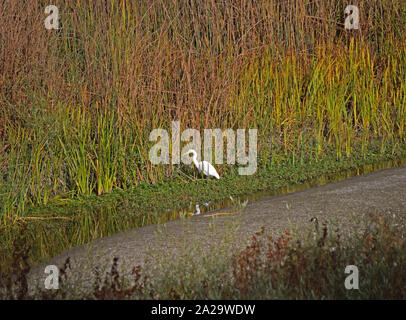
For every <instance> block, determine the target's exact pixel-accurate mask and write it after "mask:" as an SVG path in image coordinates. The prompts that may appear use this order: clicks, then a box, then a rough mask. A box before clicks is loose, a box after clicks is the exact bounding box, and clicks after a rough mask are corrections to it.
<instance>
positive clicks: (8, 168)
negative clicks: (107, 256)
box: [0, 0, 406, 257]
mask: <svg viewBox="0 0 406 320" xmlns="http://www.w3.org/2000/svg"><path fill="white" fill-rule="evenodd" d="M54 4H55V5H56V6H57V7H58V9H59V13H60V23H61V28H60V29H59V30H47V29H46V28H45V27H44V19H45V17H46V15H45V14H44V8H45V7H46V6H47V5H48V3H46V2H45V1H24V2H23V1H1V2H0V106H1V107H0V228H1V229H0V230H1V235H0V236H1V241H2V242H3V243H5V244H6V245H5V246H4V247H6V248H7V247H8V248H11V247H12V246H13V241H14V240H15V238H16V234H18V233H16V230H15V228H18V227H19V226H20V225H22V224H24V223H33V221H34V220H40V219H45V220H46V219H48V218H49V219H48V220H46V221H47V222H45V223H48V222H49V220H51V219H58V218H59V219H61V220H62V221H64V219H65V220H66V219H68V220H69V217H55V216H52V215H51V216H50V215H48V213H47V214H42V215H39V216H36V217H33V216H30V212H31V211H30V210H31V209H30V208H32V207H41V206H47V205H52V204H58V205H64V204H65V203H69V202H70V201H72V200H77V199H82V197H89V196H94V195H102V194H104V193H109V192H111V191H114V190H128V189H129V188H133V187H135V188H137V187H139V186H143V187H145V185H146V186H148V185H151V184H154V185H157V184H160V183H163V184H165V183H168V181H169V180H173V181H175V182H177V183H178V184H179V185H184V184H186V183H187V182H189V181H190V180H191V175H192V174H191V172H192V171H187V168H185V167H184V166H178V165H158V166H153V165H151V163H150V162H149V159H148V152H149V149H150V147H151V145H152V142H149V139H148V138H149V134H150V132H151V130H152V129H155V128H164V129H167V130H168V131H170V126H171V121H174V120H176V121H180V122H181V128H182V129H185V128H195V129H198V130H203V129H204V128H221V129H227V128H231V129H237V128H246V129H249V128H257V129H258V150H259V154H258V176H261V174H262V175H265V176H266V174H265V173H266V172H272V171H273V170H278V169H279V168H281V167H283V166H291V167H292V168H294V167H295V166H307V165H309V164H313V167H316V165H315V163H316V164H317V163H323V161H324V160H325V159H327V158H328V159H331V157H332V156H333V157H334V158H335V159H336V160H337V161H339V163H340V162H342V163H348V161H350V160H351V159H353V158H352V157H354V155H355V156H356V159H359V157H360V155H361V158H362V157H364V158H365V159H366V158H368V157H369V156H371V152H372V151H371V150H373V152H372V153H373V157H375V158H374V159H378V158H379V155H385V157H388V156H390V157H397V156H399V155H400V154H403V152H404V148H405V142H406V135H405V130H406V129H405V123H406V81H405V79H406V47H405V37H404V35H405V31H406V30H405V25H406V23H405V14H406V12H405V10H406V9H405V7H404V5H403V3H402V1H401V0H393V1H389V0H382V1H375V0H366V1H354V2H353V3H352V4H354V5H357V6H358V7H359V12H360V28H359V30H345V29H344V26H343V24H344V19H345V15H344V9H345V6H346V5H347V4H346V2H344V1H340V0H333V1H327V0H317V1H299V0H293V1H278V0H260V1H257V0H255V1H251V0H242V1H232V0H225V1H221V2H219V1H189V0H173V1H148V0H140V1H114V0H107V1H79V0H77V1H54ZM329 157H330V158H329ZM349 159H350V160H349ZM346 161H347V162H346ZM323 166H324V165H323ZM333 167H334V168H335V169H337V166H333ZM218 169H219V171H220V173H221V176H222V177H224V178H228V177H229V178H230V179H232V178H233V177H234V176H235V170H234V169H233V168H232V167H231V166H228V165H220V166H218ZM289 174H290V173H289V172H288V175H289ZM312 174H313V173H312ZM312 174H310V176H311V175H312ZM276 177H277V178H278V179H280V178H281V177H285V176H284V171H283V170H282V172H277V174H276ZM306 177H307V176H306V175H305V176H304V177H303V179H304V178H306ZM233 179H234V178H233ZM241 179H242V178H241ZM303 179H297V180H299V181H302V180H303ZM224 181H225V182H224V183H227V179H225V180H224ZM220 183H221V182H220ZM268 185H272V183H270V184H268ZM196 190H197V191H196V192H201V190H202V188H200V189H196ZM192 193H193V192H192ZM192 193H191V194H192ZM228 195H229V194H227V192H224V197H228ZM29 209H30V210H29ZM80 214H83V212H82V213H79V215H80ZM92 221H93V220H91V219H90V222H89V220H87V219H81V220H79V222H78V223H79V226H76V228H77V229H76V230H79V231H77V232H76V233H75V240H74V241H72V240H71V238H70V236H66V235H64V236H63V237H62V236H58V237H57V238H59V239H62V240H60V242H61V243H59V244H58V249H57V250H60V249H61V248H66V247H69V246H71V245H74V244H79V243H82V242H84V241H89V240H91V239H92V237H98V236H103V235H106V234H108V233H111V232H115V231H119V230H121V229H123V228H127V227H131V226H132V225H131V224H130V223H123V225H120V226H118V225H117V224H116V223H115V222H111V223H110V225H106V226H105V229H103V231H102V232H100V231H98V232H95V233H94V234H90V235H89V231H88V228H89V225H92ZM110 226H111V227H110ZM62 229H63V228H62ZM55 230H56V231H58V232H64V231H61V228H58V227H56V228H55ZM55 230H54V231H55ZM85 230H87V231H85ZM32 237H33V243H34V246H35V247H36V250H37V251H38V252H39V256H42V257H46V256H49V255H50V254H53V253H55V248H49V247H47V246H52V243H53V242H52V241H51V240H50V239H52V238H51V237H52V235H50V234H49V233H36V232H34V233H33V236H32Z"/></svg>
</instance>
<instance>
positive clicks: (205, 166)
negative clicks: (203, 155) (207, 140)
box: [184, 149, 220, 179]
mask: <svg viewBox="0 0 406 320" xmlns="http://www.w3.org/2000/svg"><path fill="white" fill-rule="evenodd" d="M190 153H192V154H193V157H192V160H193V163H194V164H195V166H196V168H197V170H199V171H200V172H203V173H204V174H205V175H206V176H208V177H210V176H212V177H215V178H217V179H220V176H219V174H218V173H217V171H216V169H215V168H214V167H213V166H212V165H211V164H210V162H207V161H197V153H196V151H195V150H193V149H190V150H189V151H187V152H185V153H184V155H185V154H190Z"/></svg>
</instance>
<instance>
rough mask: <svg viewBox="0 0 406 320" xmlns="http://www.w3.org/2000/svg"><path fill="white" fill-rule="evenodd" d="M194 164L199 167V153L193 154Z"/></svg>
mask: <svg viewBox="0 0 406 320" xmlns="http://www.w3.org/2000/svg"><path fill="white" fill-rule="evenodd" d="M192 160H193V163H194V164H195V166H196V167H198V166H199V163H198V162H197V153H196V152H193V157H192Z"/></svg>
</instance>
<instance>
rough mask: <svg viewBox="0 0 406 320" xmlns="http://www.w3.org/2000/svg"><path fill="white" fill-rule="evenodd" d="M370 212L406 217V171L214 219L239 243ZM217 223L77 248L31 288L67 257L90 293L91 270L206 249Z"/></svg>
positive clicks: (204, 220)
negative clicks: (231, 228)
mask: <svg viewBox="0 0 406 320" xmlns="http://www.w3.org/2000/svg"><path fill="white" fill-rule="evenodd" d="M226 211H227V210H226ZM228 211H229V210H228ZM371 212H372V213H377V212H381V213H391V214H406V167H401V168H393V169H385V170H381V171H378V172H373V173H370V174H367V175H363V176H358V177H353V178H350V179H347V180H343V181H340V182H336V183H330V184H327V185H324V186H321V187H316V188H312V189H308V190H304V191H300V192H294V193H290V194H285V195H280V196H275V197H270V198H266V199H262V200H259V201H255V202H252V203H248V205H247V206H246V207H245V209H244V210H243V212H242V213H241V214H237V215H222V216H217V217H216V218H215V219H216V226H217V228H216V230H217V234H218V235H221V232H222V230H223V229H224V228H225V226H228V225H229V224H230V223H232V222H236V221H238V223H239V226H240V227H239V229H238V233H239V235H240V236H239V237H238V238H239V239H238V240H239V241H242V242H245V241H247V239H248V238H250V237H251V236H252V234H253V233H254V232H257V231H258V230H259V229H260V228H261V227H262V226H266V227H267V228H269V229H270V230H271V231H272V230H273V231H274V232H279V231H282V230H285V229H286V228H289V227H292V225H294V226H297V227H298V228H300V227H303V226H308V225H309V219H310V218H311V217H313V216H317V217H318V219H319V220H320V221H323V220H327V219H328V220H331V219H333V220H335V221H338V222H339V223H341V224H343V225H348V224H351V223H352V224H353V225H354V223H355V222H354V221H355V220H354V219H353V214H356V215H358V216H360V215H363V214H367V213H371ZM213 219H214V218H213V217H206V216H204V215H200V216H193V217H190V218H186V219H183V220H175V221H171V222H167V223H165V224H163V225H161V226H156V225H154V226H146V227H143V228H139V229H135V230H131V231H127V232H122V233H119V234H116V235H114V236H110V237H106V238H102V239H98V240H96V241H93V242H92V243H90V244H87V245H83V246H78V247H74V248H72V249H70V250H67V251H65V252H63V253H62V254H60V255H58V256H56V257H54V258H53V259H51V260H50V261H48V262H47V263H41V264H39V265H37V266H35V267H34V268H33V269H32V270H31V273H30V275H29V284H30V285H31V286H32V285H35V284H43V283H44V279H45V276H46V275H45V273H44V268H45V266H46V265H48V264H55V265H57V266H59V267H61V266H62V265H63V263H64V262H65V260H66V258H67V257H70V259H71V267H72V270H71V276H70V278H69V282H70V283H75V284H74V286H75V288H76V289H79V286H83V288H86V287H88V286H90V283H93V277H94V275H93V273H92V268H93V267H94V266H99V267H103V266H104V267H106V268H107V269H108V270H109V268H110V267H109V266H110V265H111V262H112V260H113V257H119V258H120V261H121V262H122V263H123V264H122V266H123V268H126V269H125V270H129V266H131V267H133V266H136V265H139V264H141V265H142V264H143V262H144V260H145V258H146V257H147V256H148V255H149V254H150V251H149V250H151V248H155V249H157V250H163V251H164V252H174V254H176V250H177V244H180V243H182V241H183V240H184V239H185V238H186V237H188V239H189V240H188V241H192V240H193V239H196V240H197V241H199V242H200V243H203V245H204V244H205V243H207V244H208V243H210V242H213V241H216V239H215V236H214V237H213V233H211V231H210V230H211V229H210V227H209V225H210V222H212V221H213ZM209 235H210V236H209ZM169 239H171V241H169ZM79 279H81V280H79ZM78 281H79V282H78ZM78 283H80V284H78ZM83 290H85V289H83Z"/></svg>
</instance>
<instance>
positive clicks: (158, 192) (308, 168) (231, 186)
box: [0, 144, 406, 270]
mask: <svg viewBox="0 0 406 320" xmlns="http://www.w3.org/2000/svg"><path fill="white" fill-rule="evenodd" d="M399 158H403V159H405V158H406V149H400V148H398V149H397V150H396V152H392V149H391V148H389V149H388V151H387V152H386V153H382V152H381V151H380V149H379V144H378V146H376V147H375V148H372V147H370V148H369V149H368V152H367V153H366V154H364V153H363V152H362V151H361V150H358V151H355V152H353V153H352V155H351V156H350V157H348V158H347V157H346V158H344V159H341V160H337V158H336V155H335V153H334V150H332V151H331V153H330V155H326V156H325V157H323V159H322V160H318V161H310V160H309V159H308V160H307V161H305V160H304V161H303V162H301V163H298V162H296V163H295V164H293V163H292V162H293V160H292V159H291V160H290V161H289V160H288V159H285V161H282V162H281V163H280V164H278V165H274V166H272V169H268V170H260V171H259V172H258V173H257V174H256V175H254V176H246V177H244V178H242V177H241V176H239V175H238V174H237V173H236V172H234V174H233V175H230V176H228V177H224V178H222V179H221V180H219V181H217V180H210V181H207V180H204V179H201V178H199V177H198V176H197V177H196V178H195V179H193V180H188V181H187V182H185V181H183V180H181V179H175V180H167V181H165V182H162V183H160V184H155V185H151V184H142V185H140V186H138V187H136V188H132V189H129V190H126V191H120V190H115V191H113V192H112V193H110V194H105V195H103V196H96V195H94V196H87V197H80V198H78V199H72V200H69V199H64V200H55V201H54V202H52V203H50V204H48V205H43V206H32V207H30V208H28V209H27V212H26V215H25V216H24V217H15V219H14V220H13V221H12V223H11V224H10V225H8V226H6V227H4V228H3V229H2V232H1V239H0V241H1V243H2V244H3V247H2V249H1V250H0V253H1V262H2V263H1V265H2V266H3V270H6V268H7V267H8V266H10V263H11V262H12V261H13V259H12V255H13V252H14V248H15V246H16V243H19V242H20V241H21V240H20V230H22V229H24V230H25V236H24V239H25V241H26V243H27V245H29V246H30V247H31V250H30V257H28V260H27V261H28V262H29V263H30V264H32V263H36V262H39V261H40V260H42V259H47V258H51V257H52V256H55V255H57V254H59V253H61V252H62V251H63V250H66V249H69V248H71V247H74V246H77V245H82V244H85V243H88V242H90V241H92V240H95V239H98V238H101V237H103V236H109V235H113V234H115V233H117V232H121V231H126V230H130V229H132V228H137V227H142V226H145V225H149V224H156V223H163V222H166V221H169V220H172V219H177V218H179V216H180V215H181V214H182V213H184V212H185V211H187V208H192V209H191V211H193V212H194V206H195V204H202V203H205V202H211V204H212V208H215V207H216V203H220V204H221V203H225V205H230V201H229V200H230V199H229V197H230V196H232V197H233V198H234V199H238V198H239V197H240V198H241V197H242V198H244V196H246V195H251V194H255V193H258V192H259V193H260V192H266V193H268V192H269V193H270V194H272V192H278V191H279V190H283V188H286V187H288V186H292V185H293V187H295V185H297V186H296V187H298V188H300V185H301V184H304V183H309V182H310V183H313V184H314V185H318V184H322V183H326V182H328V181H331V180H332V181H335V180H336V179H339V178H345V177H349V176H352V175H354V174H357V170H360V168H363V167H365V168H366V170H367V171H369V170H373V168H374V167H375V165H379V164H381V163H382V162H385V161H391V160H392V161H395V163H396V160H397V159H399ZM361 170H362V169H361ZM343 173H344V175H342V174H343ZM361 173H362V171H361ZM282 192H283V191H282ZM243 200H244V199H243ZM213 205H214V207H213ZM201 208H202V210H204V209H205V208H204V206H201Z"/></svg>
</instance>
